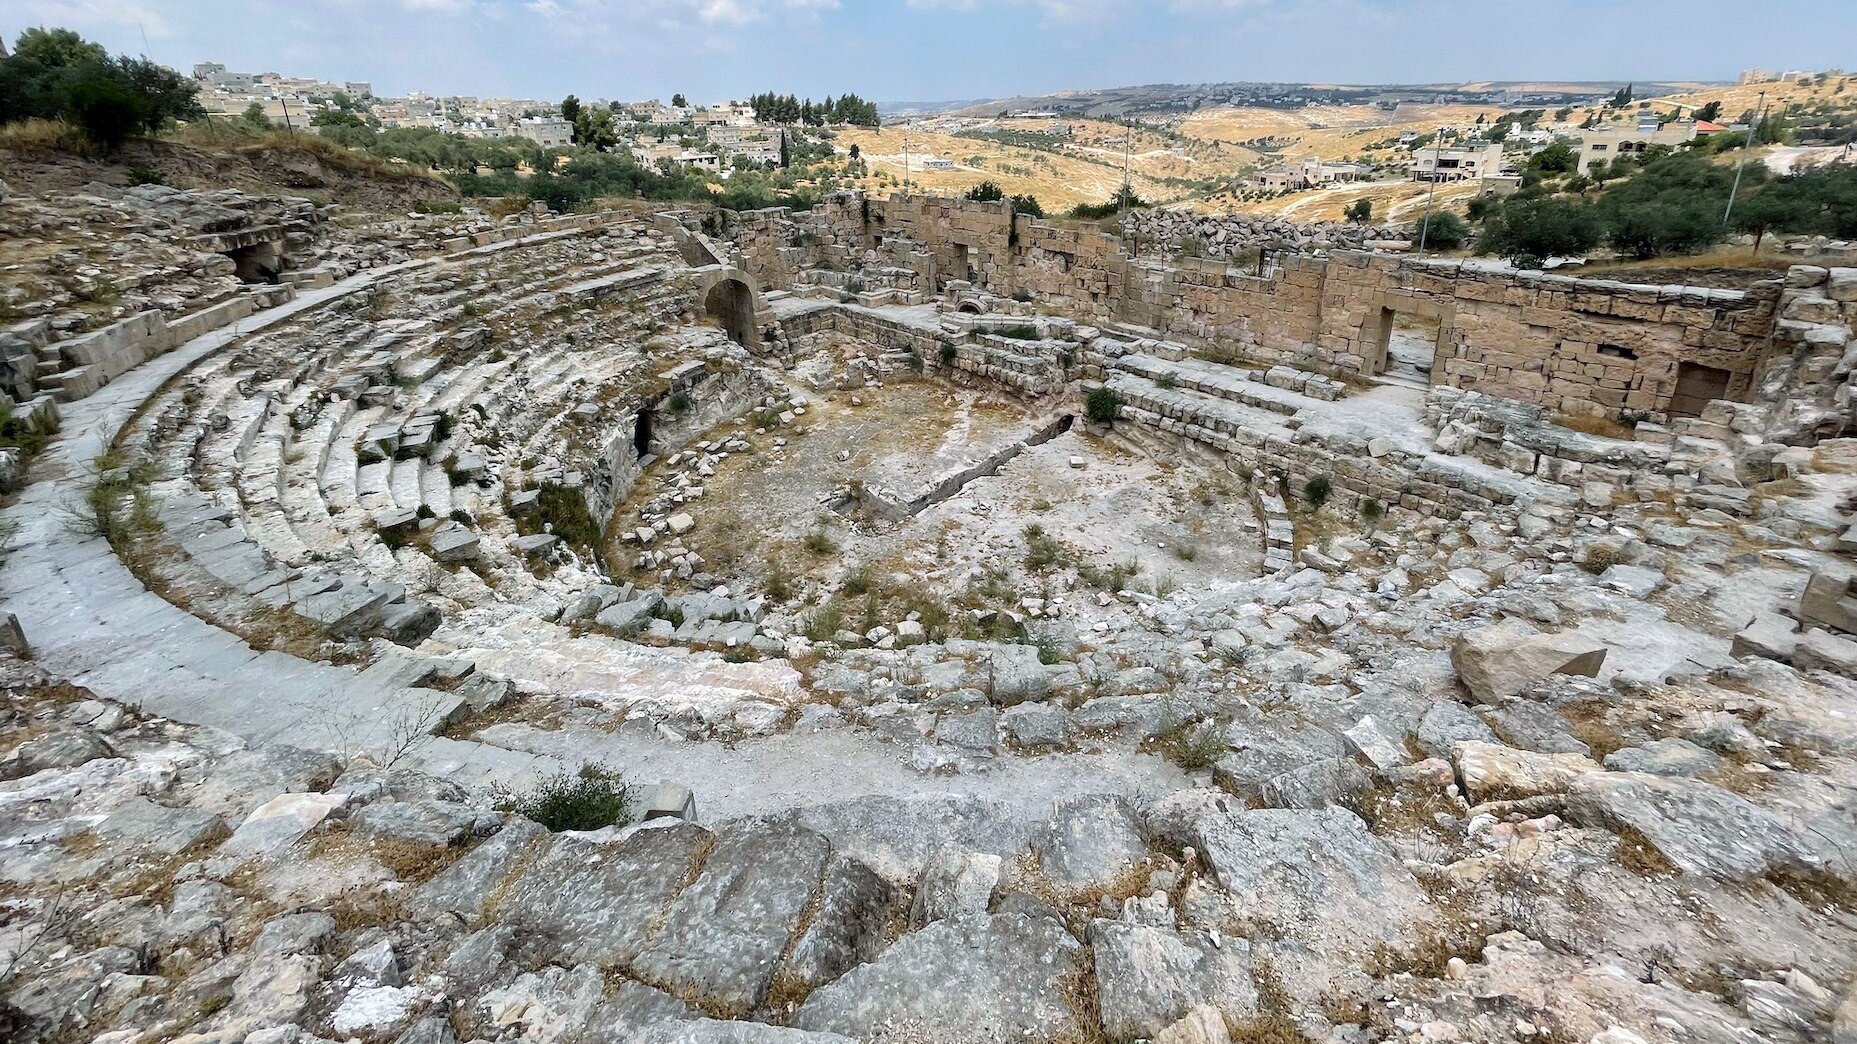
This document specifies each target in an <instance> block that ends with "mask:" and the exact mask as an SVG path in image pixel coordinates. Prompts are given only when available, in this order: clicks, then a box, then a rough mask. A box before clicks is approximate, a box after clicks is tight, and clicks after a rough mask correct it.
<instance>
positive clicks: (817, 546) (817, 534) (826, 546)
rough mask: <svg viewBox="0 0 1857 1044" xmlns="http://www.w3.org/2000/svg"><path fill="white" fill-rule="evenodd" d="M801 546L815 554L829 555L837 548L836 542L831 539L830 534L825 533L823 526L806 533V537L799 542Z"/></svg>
mask: <svg viewBox="0 0 1857 1044" xmlns="http://www.w3.org/2000/svg"><path fill="white" fill-rule="evenodd" d="M801 546H803V547H805V548H806V550H808V551H810V552H812V553H813V554H815V555H829V554H831V553H832V552H834V551H836V550H838V544H837V543H836V542H834V541H833V540H832V535H831V534H830V533H827V532H826V531H825V529H824V528H823V527H821V528H819V529H815V530H813V531H812V532H810V533H808V534H806V539H805V540H804V541H802V542H801Z"/></svg>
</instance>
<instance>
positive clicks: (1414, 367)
mask: <svg viewBox="0 0 1857 1044" xmlns="http://www.w3.org/2000/svg"><path fill="white" fill-rule="evenodd" d="M1442 327H1443V321H1442V320H1440V319H1439V318H1438V317H1437V316H1426V315H1416V314H1414V313H1411V312H1401V311H1396V310H1394V309H1391V308H1382V309H1380V326H1379V333H1378V338H1377V341H1378V343H1377V344H1376V346H1375V349H1374V354H1373V365H1372V367H1371V374H1370V376H1375V377H1378V376H1381V375H1384V376H1387V377H1395V378H1399V379H1402V380H1407V381H1416V382H1418V383H1420V384H1425V385H1429V384H1431V368H1432V363H1433V362H1434V361H1435V360H1436V359H1437V355H1438V336H1439V332H1440V330H1441V329H1442Z"/></svg>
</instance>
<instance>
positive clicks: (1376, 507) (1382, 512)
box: [1361, 499, 1386, 528]
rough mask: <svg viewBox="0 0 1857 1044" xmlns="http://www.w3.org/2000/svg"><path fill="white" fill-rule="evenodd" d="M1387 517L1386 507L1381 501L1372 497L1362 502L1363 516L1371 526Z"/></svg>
mask: <svg viewBox="0 0 1857 1044" xmlns="http://www.w3.org/2000/svg"><path fill="white" fill-rule="evenodd" d="M1385 517H1386V508H1385V506H1384V505H1382V504H1381V503H1380V502H1379V501H1377V500H1371V499H1370V500H1367V501H1364V502H1362V504H1361V518H1362V519H1364V520H1366V522H1367V525H1368V526H1369V527H1370V528H1371V527H1372V526H1373V525H1375V524H1376V523H1378V522H1379V521H1380V520H1381V519H1382V518H1385Z"/></svg>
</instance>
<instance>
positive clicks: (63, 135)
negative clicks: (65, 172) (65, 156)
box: [0, 120, 90, 153]
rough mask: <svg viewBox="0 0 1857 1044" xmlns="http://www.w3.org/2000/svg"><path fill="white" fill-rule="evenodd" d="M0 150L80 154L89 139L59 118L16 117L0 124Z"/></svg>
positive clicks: (86, 147)
mask: <svg viewBox="0 0 1857 1044" xmlns="http://www.w3.org/2000/svg"><path fill="white" fill-rule="evenodd" d="M0 149H9V150H11V151H13V152H21V153H42V152H76V153H84V152H88V151H89V150H90V139H88V138H86V137H84V132H83V131H81V130H79V129H78V128H77V127H76V126H74V125H73V124H69V123H66V122H65V121H63V120H20V121H19V122H17V123H9V124H6V125H5V126H0Z"/></svg>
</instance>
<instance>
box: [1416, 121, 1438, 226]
mask: <svg viewBox="0 0 1857 1044" xmlns="http://www.w3.org/2000/svg"><path fill="white" fill-rule="evenodd" d="M1443 155H1444V128H1443V127H1439V128H1438V135H1437V137H1435V138H1433V139H1432V146H1431V187H1430V188H1429V189H1426V190H1425V220H1424V221H1422V222H1420V223H1419V257H1420V258H1423V257H1424V256H1425V240H1426V239H1427V238H1429V237H1430V235H1431V205H1432V201H1433V200H1435V199H1437V198H1438V159H1439V158H1440V157H1441V156H1443Z"/></svg>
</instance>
